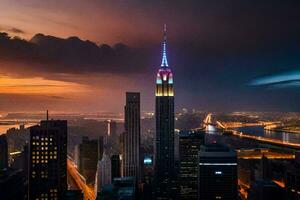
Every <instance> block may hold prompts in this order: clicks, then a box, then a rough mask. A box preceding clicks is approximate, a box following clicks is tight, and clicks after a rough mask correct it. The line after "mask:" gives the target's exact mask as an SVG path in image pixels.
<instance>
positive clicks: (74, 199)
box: [64, 190, 83, 200]
mask: <svg viewBox="0 0 300 200" xmlns="http://www.w3.org/2000/svg"><path fill="white" fill-rule="evenodd" d="M64 200H83V193H82V191H81V190H68V191H67V192H66V195H65V198H64Z"/></svg>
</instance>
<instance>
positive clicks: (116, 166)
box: [111, 154, 121, 180]
mask: <svg viewBox="0 0 300 200" xmlns="http://www.w3.org/2000/svg"><path fill="white" fill-rule="evenodd" d="M118 177H121V160H120V155H119V154H115V155H112V156H111V178H112V180H113V179H114V178H118Z"/></svg>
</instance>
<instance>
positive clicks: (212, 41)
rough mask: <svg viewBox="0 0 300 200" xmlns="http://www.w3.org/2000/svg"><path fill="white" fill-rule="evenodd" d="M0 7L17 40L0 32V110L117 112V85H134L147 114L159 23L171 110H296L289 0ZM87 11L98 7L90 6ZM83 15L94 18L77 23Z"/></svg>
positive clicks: (31, 0)
mask: <svg viewBox="0 0 300 200" xmlns="http://www.w3.org/2000/svg"><path fill="white" fill-rule="evenodd" d="M0 5H1V7H2V8H4V9H3V12H2V13H1V19H0V32H4V33H8V34H9V35H10V36H11V37H14V36H18V37H21V38H24V39H25V40H24V41H20V40H18V39H9V38H8V37H7V36H6V35H5V34H3V33H2V34H1V35H0V38H1V42H2V44H3V45H1V46H0V51H1V55H0V58H1V69H0V85H1V89H0V97H1V98H0V105H1V106H0V111H2V112H3V111H5V112H8V111H13V112H16V111H41V110H45V109H46V108H49V109H51V110H54V111H78V112H90V111H94V110H95V108H96V109H97V110H100V111H114V112H121V111H122V102H123V101H124V100H125V99H124V96H123V93H124V92H125V91H140V92H141V100H142V102H143V104H142V105H141V107H142V110H148V111H153V110H154V101H153V99H151V98H150V97H151V96H153V94H154V90H153V88H152V85H151V84H149V83H151V82H152V81H153V80H154V79H155V77H153V74H152V71H154V70H156V69H157V67H158V66H153V63H158V62H159V60H160V58H159V55H158V54H157V52H158V51H160V44H159V41H160V39H159V38H160V33H161V31H160V30H161V27H162V26H163V24H164V23H166V24H168V29H169V32H170V33H171V34H170V36H169V40H170V47H169V48H170V50H171V53H170V54H169V55H168V56H169V57H170V60H171V61H170V62H171V63H170V64H171V65H172V64H173V63H176V67H175V68H174V69H173V70H174V73H175V74H176V79H178V81H177V82H176V90H177V94H178V95H177V96H178V97H177V100H176V105H177V107H188V108H195V109H199V110H212V111H216V110H218V111H241V110H246V111H299V110H300V108H299V105H298V103H297V102H298V101H299V99H300V96H299V93H298V92H297V90H298V88H299V63H300V60H299V58H298V56H297V53H298V52H299V48H298V47H299V43H300V41H299V39H298V37H297V35H298V33H299V32H300V28H299V24H298V23H297V22H296V20H295V19H297V17H299V13H298V12H297V6H298V3H291V2H290V1H286V2H285V3H279V2H275V3H274V2H273V3H272V6H269V4H268V3H267V2H258V1H254V2H238V1H230V3H229V2H223V3H216V2H210V3H209V2H208V1H201V2H198V1H197V2H194V3H193V4H189V3H180V2H174V1H172V2H171V1H166V2H164V3H158V4H155V3H145V4H143V3H139V2H137V1H130V2H129V1H124V2H122V3H121V2H118V3H116V4H112V3H110V2H106V1H101V2H96V1H91V2H89V3H86V4H85V3H82V2H80V1H74V3H73V4H72V6H70V5H69V3H68V1H60V3H55V2H49V3H45V4H44V3H40V2H38V1H36V0H28V1H26V2H18V3H17V4H14V1H6V0H4V1H2V2H1V3H0ZM181 8H184V9H183V10H181ZM96 10H99V11H102V12H91V11H96ZM152 10H156V12H154V13H152V12H151V11H152ZM87 11H89V12H87ZM129 11H130V12H129ZM198 11H201V12H198ZM181 12H182V14H181ZM129 13H130V14H129ZM278 13H280V15H279V14H278ZM91 17H93V18H95V19H98V20H99V23H97V24H96V25H94V24H93V23H87V22H88V20H89V19H90V18H91ZM24 19H25V20H24ZM26 19H27V20H26ZM121 19H122V20H121ZM132 19H138V20H136V21H134V20H132ZM175 22H176V23H175ZM265 24H267V26H265ZM39 33H41V34H39ZM73 36H76V37H73ZM87 40H89V41H87ZM118 43H119V44H118ZM120 43H122V44H123V45H121V44H120ZM102 44H109V45H110V46H111V47H112V48H110V47H109V46H106V45H104V46H102ZM115 44H118V45H115ZM73 46H75V47H76V48H72V47H73ZM99 46H100V47H99ZM58 47H59V48H58ZM59 49H63V50H59ZM63 52H67V54H64V53H63ZM86 52H89V53H86ZM99 52H101V53H99ZM98 54H100V55H98ZM112 55H114V56H112ZM45 63H47V64H45ZM120 83H123V84H120ZM125 86H126V87H125ZM112 92H113V93H114V95H113V96H112V95H111V93H112ZM11 99H14V101H13V102H12V101H11ZM99 99H101V101H99ZM237 99H238V101H237ZM249 99H251V101H249ZM286 101H288V102H289V103H288V104H287V103H285V102H286ZM232 102H234V103H232ZM116 105H117V106H116Z"/></svg>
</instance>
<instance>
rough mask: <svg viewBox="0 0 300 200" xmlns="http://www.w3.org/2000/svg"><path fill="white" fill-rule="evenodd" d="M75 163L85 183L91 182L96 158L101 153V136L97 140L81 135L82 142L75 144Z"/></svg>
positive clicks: (98, 157)
mask: <svg viewBox="0 0 300 200" xmlns="http://www.w3.org/2000/svg"><path fill="white" fill-rule="evenodd" d="M74 151H75V152H74V155H75V156H74V157H75V164H76V165H77V168H78V170H79V172H80V173H81V174H82V175H83V176H84V177H85V178H86V181H87V183H93V182H94V178H95V174H96V171H97V163H98V160H101V158H102V154H103V137H100V138H99V139H98V140H96V139H93V140H91V139H89V138H88V137H86V136H84V137H82V143H81V144H79V145H76V146H75V150H74Z"/></svg>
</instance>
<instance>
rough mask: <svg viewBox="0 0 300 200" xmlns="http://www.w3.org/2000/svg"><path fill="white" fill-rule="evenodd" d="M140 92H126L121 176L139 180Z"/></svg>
mask: <svg viewBox="0 0 300 200" xmlns="http://www.w3.org/2000/svg"><path fill="white" fill-rule="evenodd" d="M140 112H141V111H140V93H137V92H126V105H125V123H124V125H125V132H124V133H123V140H124V144H123V148H124V149H123V151H122V152H123V158H122V159H123V160H122V161H123V176H126V177H136V179H137V180H138V181H140V130H141V127H140V120H141V114H140Z"/></svg>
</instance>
